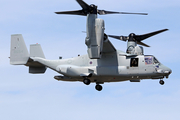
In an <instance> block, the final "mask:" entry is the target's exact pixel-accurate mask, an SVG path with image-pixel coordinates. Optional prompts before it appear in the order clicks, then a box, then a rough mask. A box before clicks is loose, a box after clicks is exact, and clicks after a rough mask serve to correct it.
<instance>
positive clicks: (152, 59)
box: [144, 55, 161, 65]
mask: <svg viewBox="0 0 180 120" xmlns="http://www.w3.org/2000/svg"><path fill="white" fill-rule="evenodd" d="M144 60H145V64H146V65H151V64H161V63H160V62H159V61H158V60H157V59H156V58H155V57H154V56H152V55H146V56H144Z"/></svg>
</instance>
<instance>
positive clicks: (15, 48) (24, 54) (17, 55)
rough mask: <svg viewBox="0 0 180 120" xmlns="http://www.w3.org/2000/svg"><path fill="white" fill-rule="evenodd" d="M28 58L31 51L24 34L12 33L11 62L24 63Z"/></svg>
mask: <svg viewBox="0 0 180 120" xmlns="http://www.w3.org/2000/svg"><path fill="white" fill-rule="evenodd" d="M28 59H29V53H28V50H27V47H26V44H25V42H24V39H23V37H22V35H21V34H16V35H11V50H10V64H12V65H24V64H26V63H27V61H28Z"/></svg>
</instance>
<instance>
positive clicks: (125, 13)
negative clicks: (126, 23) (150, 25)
mask: <svg viewBox="0 0 180 120" xmlns="http://www.w3.org/2000/svg"><path fill="white" fill-rule="evenodd" d="M119 14H136V15H148V13H129V12H119Z"/></svg>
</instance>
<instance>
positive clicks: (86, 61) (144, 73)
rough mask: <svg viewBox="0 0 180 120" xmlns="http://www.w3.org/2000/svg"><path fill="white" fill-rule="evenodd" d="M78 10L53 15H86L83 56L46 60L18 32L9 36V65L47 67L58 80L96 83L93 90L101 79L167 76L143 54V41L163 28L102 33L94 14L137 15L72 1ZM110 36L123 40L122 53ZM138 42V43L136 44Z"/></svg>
mask: <svg viewBox="0 0 180 120" xmlns="http://www.w3.org/2000/svg"><path fill="white" fill-rule="evenodd" d="M76 1H77V2H78V3H79V4H80V6H81V7H82V10H76V11H65V12H56V13H57V14H72V15H82V16H87V25H86V28H87V29H86V33H87V36H86V39H85V43H86V45H87V53H88V54H87V55H82V56H78V57H74V58H69V59H58V60H47V59H45V56H44V53H43V51H42V48H41V46H40V44H33V45H30V53H29V52H28V50H27V47H26V45H25V42H24V39H23V37H22V35H21V34H15V35H11V48H10V49H11V50H10V64H12V65H25V66H27V67H29V73H32V74H42V73H45V71H46V69H47V68H50V69H52V70H54V71H56V72H58V73H59V74H61V75H58V76H54V78H55V79H56V80H61V81H80V82H83V83H84V84H86V85H89V84H90V83H96V86H95V88H96V90H98V91H101V90H102V86H101V84H104V83H105V82H121V81H130V82H140V81H141V80H142V79H160V81H159V83H160V84H161V85H163V84H164V81H163V78H164V77H166V78H168V77H169V75H170V74H171V72H172V70H171V69H170V68H168V67H166V66H164V65H163V64H162V63H160V62H159V61H158V60H157V59H156V57H154V56H153V55H144V50H143V47H142V46H146V47H149V46H148V45H147V44H145V43H143V42H142V40H145V39H147V38H149V37H151V36H153V35H156V34H159V33H161V32H164V31H167V30H168V29H163V30H159V31H155V32H152V33H148V34H143V35H135V34H134V33H131V34H130V35H129V36H115V35H107V34H105V33H104V29H105V28H104V20H103V19H99V18H97V14H99V15H105V14H140V15H147V14H146V13H126V12H112V11H105V10H98V9H97V6H95V5H88V4H87V3H85V2H84V1H83V0H76ZM109 37H113V38H116V39H119V40H122V41H127V50H126V52H123V51H120V50H117V49H116V48H115V47H114V46H113V44H112V43H111V42H110V40H109V39H108V38H109ZM137 44H140V45H142V46H137Z"/></svg>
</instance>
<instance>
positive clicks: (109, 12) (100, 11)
mask: <svg viewBox="0 0 180 120" xmlns="http://www.w3.org/2000/svg"><path fill="white" fill-rule="evenodd" d="M98 13H99V15H106V14H137V15H148V14H147V13H129V12H114V11H106V10H98Z"/></svg>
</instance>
